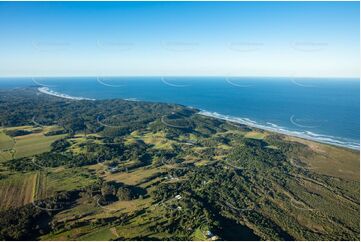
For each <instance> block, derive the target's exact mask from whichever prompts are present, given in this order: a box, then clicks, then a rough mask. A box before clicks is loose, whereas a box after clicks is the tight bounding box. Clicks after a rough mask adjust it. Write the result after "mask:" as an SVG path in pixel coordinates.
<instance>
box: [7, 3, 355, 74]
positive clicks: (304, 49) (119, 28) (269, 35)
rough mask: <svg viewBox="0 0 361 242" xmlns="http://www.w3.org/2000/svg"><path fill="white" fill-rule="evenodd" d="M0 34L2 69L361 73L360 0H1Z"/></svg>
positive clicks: (10, 71)
mask: <svg viewBox="0 0 361 242" xmlns="http://www.w3.org/2000/svg"><path fill="white" fill-rule="evenodd" d="M0 35H1V38H0V53H1V55H0V76H92V75H104V76H106V75H114V76H116V75H117V76H133V75H135V76H145V75H150V76H165V75H172V76H202V75H204V76H224V75H227V76H228V75H232V76H295V77H297V76H313V77H323V76H327V77H358V76H359V65H360V54H359V53H360V47H359V44H360V39H359V38H360V16H359V2H0Z"/></svg>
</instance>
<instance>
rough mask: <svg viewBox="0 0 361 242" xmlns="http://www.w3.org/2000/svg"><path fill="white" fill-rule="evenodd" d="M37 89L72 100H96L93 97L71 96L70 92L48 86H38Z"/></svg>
mask: <svg viewBox="0 0 361 242" xmlns="http://www.w3.org/2000/svg"><path fill="white" fill-rule="evenodd" d="M37 90H38V91H39V92H41V93H43V94H47V95H50V96H54V97H60V98H65V99H70V100H77V101H80V100H87V101H95V99H93V98H86V97H74V96H70V95H68V94H63V93H59V92H55V91H53V90H51V89H50V88H48V87H38V88H37Z"/></svg>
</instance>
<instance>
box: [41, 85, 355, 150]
mask: <svg viewBox="0 0 361 242" xmlns="http://www.w3.org/2000/svg"><path fill="white" fill-rule="evenodd" d="M37 90H38V91H39V92H41V93H43V94H47V95H51V96H55V97H60V98H65V99H70V100H77V101H80V100H87V101H95V100H96V99H92V98H85V97H75V96H70V95H67V94H63V93H58V92H56V91H53V90H51V89H50V88H48V87H38V88H37ZM124 100H127V101H139V100H138V99H135V98H128V99H124ZM191 108H193V107H191ZM198 114H200V115H203V116H207V117H212V118H217V119H221V120H226V121H229V122H234V123H239V124H244V125H247V126H250V127H253V128H258V129H262V130H265V131H270V132H275V133H279V134H283V135H288V136H293V137H297V138H302V139H306V140H310V141H314V142H319V143H323V144H328V145H335V146H338V147H343V148H348V149H352V150H360V144H358V143H356V142H354V141H346V140H345V141H342V140H341V139H344V138H340V137H337V138H338V139H335V138H336V137H333V136H328V135H321V134H315V133H313V132H310V131H292V130H289V129H287V128H285V127H281V126H278V125H276V124H273V123H269V122H268V123H267V124H268V126H267V125H262V124H259V123H257V122H255V121H253V120H250V119H248V118H240V117H234V116H229V115H223V114H219V113H217V112H209V111H206V110H201V111H200V112H199V113H198Z"/></svg>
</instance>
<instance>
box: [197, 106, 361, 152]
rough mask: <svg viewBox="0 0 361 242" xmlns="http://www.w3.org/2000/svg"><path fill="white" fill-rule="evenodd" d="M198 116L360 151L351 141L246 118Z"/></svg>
mask: <svg viewBox="0 0 361 242" xmlns="http://www.w3.org/2000/svg"><path fill="white" fill-rule="evenodd" d="M199 114H200V115H203V116H207V117H212V118H217V119H222V120H226V121H229V122H234V123H239V124H244V125H247V126H249V127H253V128H258V129H262V130H265V131H270V132H274V133H279V134H283V135H288V136H293V137H297V138H301V139H305V140H310V141H314V142H319V143H322V144H328V145H335V146H338V147H342V148H348V149H352V150H360V146H359V144H357V143H355V142H352V141H340V140H336V139H334V137H332V136H327V135H320V134H315V133H312V132H309V131H304V132H302V131H291V130H287V129H286V128H284V127H281V126H278V125H276V124H272V123H268V124H270V126H266V125H262V124H258V123H256V122H254V121H252V120H250V119H248V118H239V117H233V116H229V115H223V114H219V113H216V112H208V111H205V110H202V111H200V112H199Z"/></svg>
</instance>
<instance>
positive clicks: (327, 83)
mask: <svg viewBox="0 0 361 242" xmlns="http://www.w3.org/2000/svg"><path fill="white" fill-rule="evenodd" d="M29 86H37V87H42V88H41V90H42V91H43V92H47V93H48V94H52V95H58V96H63V97H66V98H74V99H83V98H85V99H90V100H92V99H113V98H123V99H127V100H133V101H137V100H142V101H155V102H166V103H177V104H182V105H186V106H190V107H194V108H198V109H200V110H201V113H202V114H204V115H208V116H213V117H218V118H222V119H227V120H232V121H235V122H240V123H245V124H248V125H251V126H255V127H259V128H263V129H267V130H272V131H276V132H280V133H285V134H290V135H294V136H298V137H302V138H306V139H311V140H316V141H319V142H323V143H330V144H335V145H339V146H344V147H349V148H353V149H359V147H360V84H359V79H345V78H343V79H342V78H286V77H282V78H281V77H280V78H276V77H274V78H261V77H259V78H256V77H242V78H238V77H81V78H80V77H73V78H71V77H66V78H65V77H63V78H60V77H59V78H1V79H0V88H21V87H29Z"/></svg>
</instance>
